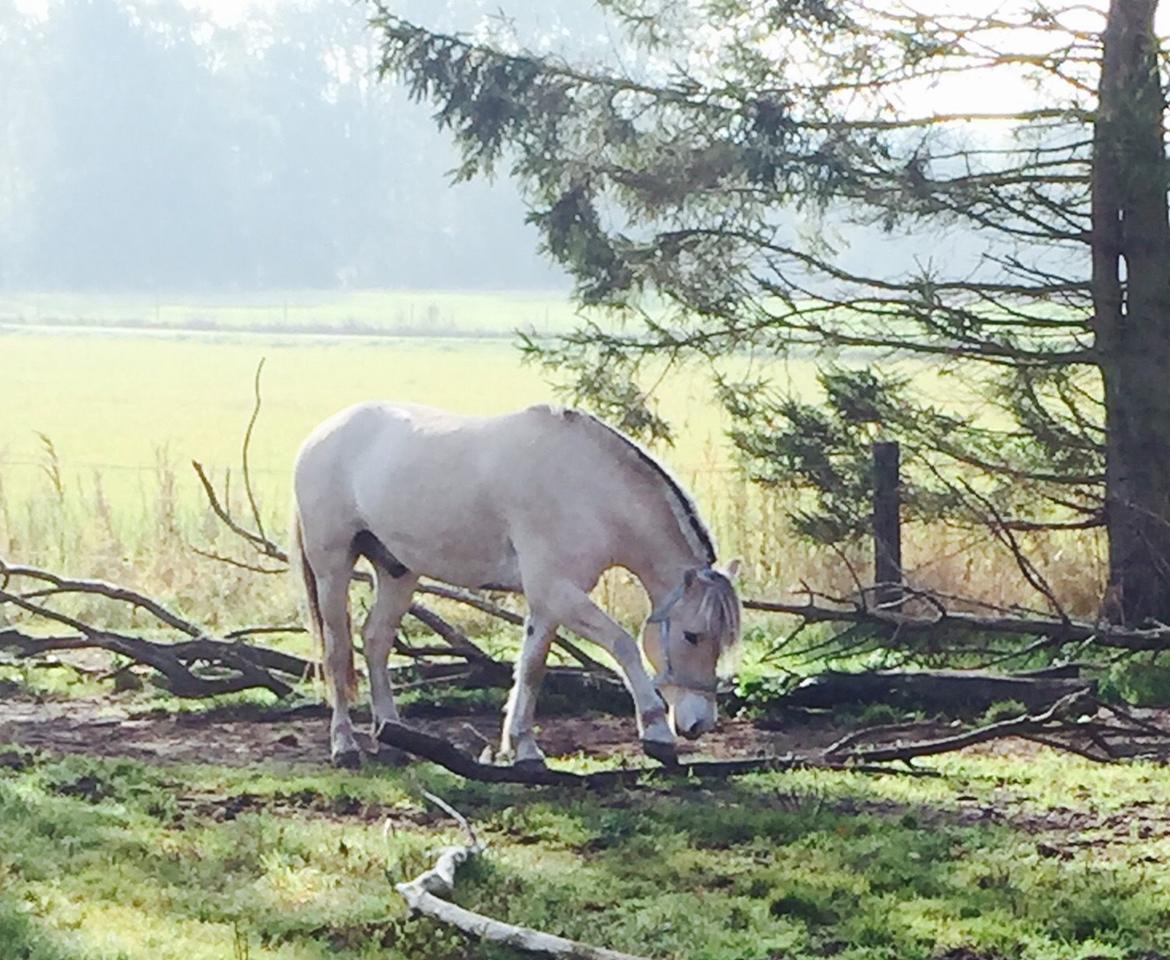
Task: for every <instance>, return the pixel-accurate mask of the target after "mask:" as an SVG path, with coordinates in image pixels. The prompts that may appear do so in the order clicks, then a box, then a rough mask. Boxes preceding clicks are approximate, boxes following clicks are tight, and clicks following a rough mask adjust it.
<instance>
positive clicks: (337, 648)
mask: <svg viewBox="0 0 1170 960" xmlns="http://www.w3.org/2000/svg"><path fill="white" fill-rule="evenodd" d="M351 573H352V568H351V565H350V563H349V562H348V558H347V563H346V564H343V565H337V566H335V567H333V568H330V569H326V570H317V594H318V598H319V600H318V602H319V604H320V608H321V626H322V633H323V635H324V637H323V639H324V646H325V677H326V683H327V684H328V687H329V691H328V692H329V698H330V700H331V701H332V703H333V718H332V720H331V721H330V724H329V743H330V753H331V755H332V758H333V763H334V765H335V766H338V767H350V768H352V767H357V766H358V765H359V764H360V763H361V756H362V754H361V750H360V749H359V748H358V744H357V740H356V739H355V738H354V734H353V723H352V722H351V721H350V719H349V704H350V700H351V699H352V698H353V696H354V694H355V692H356V691H355V688H356V686H357V677H356V675H355V674H354V669H353V633H352V632H351V630H350V622H349V579H350V574H351Z"/></svg>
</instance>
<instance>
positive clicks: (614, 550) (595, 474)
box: [290, 403, 740, 766]
mask: <svg viewBox="0 0 1170 960" xmlns="http://www.w3.org/2000/svg"><path fill="white" fill-rule="evenodd" d="M294 488H295V500H296V503H295V507H296V509H295V511H294V517H293V523H294V530H293V535H292V538H291V539H292V544H293V546H292V550H291V551H290V552H291V553H292V554H293V558H294V563H296V564H298V565H299V566H300V568H301V572H302V574H303V578H304V584H305V592H306V595H307V599H308V607H309V613H310V627H311V629H312V631H313V633H314V634H315V635H316V637H317V638H318V640H319V641H320V642H321V643H322V644H323V648H324V673H325V678H326V691H327V694H328V695H329V696H330V697H331V699H332V703H333V719H332V724H331V727H330V733H331V748H332V757H333V762H334V763H335V764H338V765H340V766H353V765H356V764H357V763H358V762H359V759H360V752H359V750H358V745H357V742H356V740H355V739H354V734H353V727H352V725H351V723H350V718H349V704H350V701H351V699H352V698H353V697H354V696H355V693H356V674H355V672H354V665H353V638H352V635H351V631H350V622H349V609H348V594H349V590H348V588H349V582H350V577H351V574H352V572H353V567H354V563H355V562H356V560H357V558H358V557H365V558H366V559H367V560H369V561H370V563H371V564H372V565H373V568H374V579H375V585H376V595H375V600H374V605H373V607H372V609H371V610H370V613H369V617H368V619H367V620H366V622H365V625H364V626H363V628H362V637H363V639H364V641H365V656H366V662H367V665H368V667H369V675H370V688H371V690H370V692H371V700H372V705H373V726H374V735H375V737H376V736H377V732H378V728H379V726H380V725H381V724H382V722H384V721H387V720H395V721H396V720H397V719H398V710H397V708H396V707H395V705H394V697H393V694H392V693H391V690H390V680H389V674H388V672H387V668H386V664H387V658H388V657H389V654H390V650H391V647H392V645H393V642H394V637H395V633H396V631H397V629H398V625H399V623H400V621H401V620H402V617H403V615H404V614H405V613H406V611H407V609H408V608H409V606H410V602H411V595H412V593H413V592H414V589H415V587H416V586H417V584H418V581H419V578H420V577H424V576H425V577H431V578H433V579H436V580H441V581H444V582H446V583H449V584H454V585H457V586H461V587H471V588H490V589H493V590H501V589H502V590H511V591H516V592H522V593H523V594H524V596H525V598H526V600H527V603H528V618H527V621H526V626H525V639H524V645H523V648H522V650H521V653H520V657H519V660H518V662H517V664H516V672H515V680H514V683H513V686H512V690H511V693H510V694H509V697H508V705H507V708H506V712H505V719H504V728H503V735H502V738H501V752H502V753H503V754H504V755H506V756H510V757H511V758H512V759H513V760H514V762H516V763H518V764H539V763H543V754H542V753H541V751H540V748H539V747H538V746H537V743H536V739H535V737H534V735H533V715H534V710H535V706H536V693H537V689H538V687H539V684H540V680H541V678H542V676H543V674H544V669H545V660H546V658H547V656H548V651H549V646H550V644H551V643H552V639H553V637H554V635H555V634H556V631H557V628H558V626H565V627H567V628H568V629H569V630H572V631H573V632H574V633H576V634H579V635H580V636H582V637H584V638H586V639H588V640H592V641H594V642H595V643H597V644H599V645H600V646H602V647H604V648H605V649H606V650H608V651H609V652H610V653H611V654H612V655H613V657H614V658H615V660H616V661H617V663H618V665H619V666H620V667H621V669H622V671H623V673H624V674H625V679H626V684H627V686H628V687H629V690H630V694H631V695H632V696H633V699H634V705H635V708H636V711H637V722H638V732H639V735H640V736H641V738H642V743H643V748H644V749H645V751H646V753H648V754H649V755H650V756H653V757H655V758H657V759H659V760H662V761H663V762H671V761H673V759H674V755H675V741H674V734H673V732H672V731H677V732H678V733H679V734H681V735H682V736H685V737H688V738H692V739H693V738H695V737H697V736H699V735H700V734H702V733H704V732H706V731H708V730H710V729H711V728H712V727H713V726H714V725H715V719H716V711H715V687H716V679H717V678H716V666H717V663H718V661H719V658H720V656H721V655H722V654H724V653H726V652H728V651H729V650H730V649H731V648H732V647H734V646H735V644H736V643H737V642H738V640H739V626H740V604H739V599H738V598H737V596H736V593H735V588H734V586H733V585H732V580H733V578H734V576H735V569H734V566H735V565H734V564H733V565H732V568H729V570H728V572H727V573H722V572H719V571H717V570H715V569H714V567H713V564H714V563H715V548H714V545H713V544H712V542H711V536H710V534H709V533H708V532H707V530H706V528H705V527H704V525H703V523H702V521H701V520H700V519H699V516H698V514H697V512H696V510H695V505H694V502H693V501H692V500H691V498H690V497H688V496H687V494H686V493H684V492H683V490H682V488H681V487H680V486H679V484H678V483H677V481H675V480H674V479H673V478H672V477H671V476H670V474H669V473H667V472H666V470H665V469H663V467H662V466H661V465H659V464H658V462H657V461H655V460H654V459H653V458H652V457H651V456H650V455H649V454H648V453H646V451H644V450H643V449H642V448H641V447H639V446H638V445H637V444H635V443H634V442H633V441H631V440H629V439H627V438H626V437H625V436H623V435H622V434H620V433H618V432H617V431H616V430H613V429H611V428H610V427H608V426H606V425H605V424H603V423H602V422H601V421H599V420H597V419H595V418H594V417H592V416H589V415H588V414H585V413H580V412H578V411H575V410H563V409H555V408H550V407H547V406H538V407H531V408H529V409H526V410H521V411H519V412H517V413H512V414H507V415H505V416H499V417H461V416H455V415H452V414H448V413H444V412H443V411H440V410H434V409H431V408H428V407H420V406H413V405H398V404H393V405H392V404H379V403H369V404H361V405H358V406H355V407H351V408H349V409H347V410H344V411H342V412H341V413H339V414H337V415H336V416H334V417H332V418H330V419H329V420H326V421H325V422H324V423H322V424H321V425H320V426H319V427H318V428H317V429H316V430H315V431H314V432H313V433H312V434H311V435H310V436H309V438H308V439H307V440H306V441H305V443H304V445H303V446H302V447H301V450H300V453H299V454H298V456H297V460H296V467H295V474H294ZM614 566H621V567H625V568H626V569H628V570H630V571H631V572H632V573H633V574H634V575H635V576H636V577H637V578H638V579H639V580H640V581H641V583H642V585H643V586H644V587H645V589H646V591H647V593H648V594H649V596H650V600H651V604H652V609H653V613H652V614H651V616H650V618H649V619H648V621H647V623H646V627H645V629H644V631H643V645H644V649H645V652H646V656H647V658H648V659H649V661H650V663H651V665H652V666H653V667H654V669H655V671H656V673H657V675H656V677H655V678H654V679H653V680H651V678H650V677H649V675H648V674H647V672H646V670H645V668H644V666H643V664H642V657H641V654H640V651H639V649H638V645H637V643H636V642H635V641H634V640H633V638H632V637H631V636H630V635H629V634H628V633H627V632H626V631H625V630H624V629H622V627H621V626H620V625H619V624H618V623H616V622H615V621H614V620H613V619H611V618H610V617H609V616H608V615H607V614H606V613H605V612H604V611H603V610H601V609H600V608H599V607H598V606H597V605H596V604H595V603H594V602H593V601H592V600H591V599H590V598H589V591H590V590H591V589H592V588H593V587H594V586H595V585H596V583H597V581H598V579H599V578H600V576H601V574H602V573H603V572H604V571H605V570H607V569H609V568H610V567H614ZM659 694H661V696H662V700H665V702H666V704H667V706H668V707H669V716H668V713H667V710H665V709H664V708H663V705H662V700H660V699H659ZM668 720H669V722H668Z"/></svg>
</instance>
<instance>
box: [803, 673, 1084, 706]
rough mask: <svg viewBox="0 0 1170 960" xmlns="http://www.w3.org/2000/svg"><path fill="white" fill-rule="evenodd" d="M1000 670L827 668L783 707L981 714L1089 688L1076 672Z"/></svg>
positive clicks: (1040, 702)
mask: <svg viewBox="0 0 1170 960" xmlns="http://www.w3.org/2000/svg"><path fill="white" fill-rule="evenodd" d="M1068 674H1069V675H1058V676H1054V675H1052V674H1051V673H1050V672H1048V671H1042V672H1040V673H1039V674H1037V673H1031V674H1028V673H1022V674H1020V673H1017V674H1003V673H992V672H989V671H985V670H913V671H901V670H868V671H863V672H859V673H845V672H837V671H829V672H827V673H822V674H818V675H817V676H813V677H809V678H808V679H807V680H804V681H802V682H801V683H800V684H798V685H797V686H796V687H795V688H793V689H792V691H791V692H790V693H788V695H787V696H786V697H785V698H784V700H783V705H784V706H786V707H805V708H813V709H831V708H833V707H835V706H838V705H840V704H843V703H848V704H865V703H885V704H890V705H892V706H896V707H903V708H907V709H910V708H912V709H921V710H927V711H945V712H947V713H949V714H952V715H954V714H957V713H961V712H966V713H981V712H982V711H984V710H986V709H987V708H988V707H989V706H991V705H992V704H993V703H999V702H1002V701H1005V700H1015V701H1018V702H1020V703H1021V704H1023V705H1024V707H1025V709H1027V710H1037V709H1040V708H1042V707H1047V706H1048V705H1050V704H1052V703H1055V702H1056V701H1057V700H1059V699H1060V698H1061V697H1064V696H1067V695H1068V694H1070V693H1076V692H1078V691H1081V690H1090V691H1091V690H1092V689H1093V688H1094V687H1095V686H1096V684H1095V682H1094V681H1092V680H1085V679H1081V678H1080V676H1078V674H1077V671H1076V670H1073V671H1069V672H1068Z"/></svg>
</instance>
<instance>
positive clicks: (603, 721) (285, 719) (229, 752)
mask: <svg viewBox="0 0 1170 960" xmlns="http://www.w3.org/2000/svg"><path fill="white" fill-rule="evenodd" d="M1146 713H1147V715H1149V718H1150V719H1155V716H1153V715H1154V714H1155V713H1156V714H1157V717H1156V719H1157V720H1158V721H1159V722H1161V723H1163V724H1167V725H1170V711H1157V712H1155V711H1147V712H1146ZM500 721H501V718H500V717H499V715H498V714H495V713H481V714H473V715H467V716H455V717H443V718H409V722H411V723H412V724H415V725H417V726H419V727H421V728H423V729H425V730H426V731H427V732H429V733H432V734H436V735H440V736H445V737H447V738H449V739H450V740H451V741H452V742H454V743H455V744H457V745H458V746H460V747H461V748H463V749H464V750H466V751H468V752H471V753H473V754H478V753H479V752H480V751H481V750H482V749H483V747H485V746H487V745H489V744H495V742H496V740H497V738H498V736H499V730H500ZM945 731H946V728H945V727H944V726H943V725H941V724H939V725H938V726H937V729H934V730H920V731H917V733H918V734H919V735H941V734H943V733H944V732H945ZM842 733H843V730H842V729H841V728H839V727H837V726H835V725H832V724H829V723H801V724H799V725H793V726H791V727H788V728H785V729H779V730H774V729H764V728H763V727H761V726H758V725H755V724H753V723H750V722H747V721H741V720H733V721H728V720H724V721H723V722H722V723H721V724H720V727H719V729H718V730H717V731H715V732H713V733H711V734H708V735H706V736H705V737H703V739H702V740H701V741H698V742H697V743H695V744H680V748H681V751H680V752H681V753H682V755H683V756H684V757H690V758H692V759H698V758H699V757H704V758H718V759H728V758H733V757H749V756H760V755H771V756H783V755H785V754H788V753H805V752H811V751H815V750H816V748H818V747H824V746H827V745H828V744H829V743H832V742H833V741H834V740H835V739H837V738H838V737H839V736H841V735H842ZM540 741H541V744H542V746H543V747H544V749H545V751H546V753H547V754H548V756H549V757H558V756H575V755H581V754H585V755H587V756H598V757H600V756H606V757H615V756H627V757H629V758H630V759H631V760H637V761H638V762H641V760H642V754H641V751H640V749H639V746H638V742H637V735H636V731H635V728H634V723H633V720H632V719H627V718H618V717H612V716H606V715H601V714H593V715H588V716H571V717H548V718H545V719H544V720H543V721H542V722H541V724H540ZM328 743H329V721H328V716H327V714H326V713H325V712H324V710H322V709H321V708H320V707H309V708H302V709H301V710H298V711H294V712H293V714H292V715H286V716H278V717H273V716H259V717H257V716H250V717H235V718H233V717H231V716H226V717H225V716H223V715H219V714H216V713H209V714H186V715H174V714H167V713H163V712H161V711H158V712H154V713H147V712H144V711H143V709H142V707H141V705H136V704H134V703H133V702H128V703H119V702H118V701H116V700H110V699H101V698H92V699H70V700H38V699H36V698H33V697H30V696H27V695H22V694H15V695H13V694H8V695H5V696H2V697H0V762H2V761H3V747H4V746H8V745H19V746H24V747H32V748H37V749H41V750H45V751H47V752H49V753H53V754H87V755H91V756H93V755H97V756H106V757H128V758H132V759H136V760H141V761H146V762H150V763H214V764H221V765H226V766H239V767H244V766H249V765H253V764H257V763H262V762H265V761H277V762H283V763H293V764H309V765H313V766H317V767H324V766H326V765H327V764H328ZM366 743H367V744H368V746H369V748H370V750H371V751H372V750H373V743H372V741H370V740H368V738H367V740H366ZM970 749H971V750H973V751H975V752H978V753H982V754H991V755H1000V756H1005V757H1011V758H1013V759H1017V760H1018V759H1021V758H1026V757H1028V756H1030V755H1034V754H1035V753H1036V752H1037V751H1039V750H1042V749H1045V748H1043V747H1040V746H1038V745H1037V744H1034V743H1031V742H1029V741H1025V740H1020V739H1005V740H1001V741H997V742H995V743H989V744H982V745H979V746H977V747H973V748H970ZM372 758H373V757H372V755H371V759H372ZM195 799H198V798H195ZM1031 799H1032V798H1030V797H1028V796H1027V795H1025V794H1020V793H1018V792H1016V791H1014V790H1013V789H1011V788H1005V789H996V790H995V791H994V796H993V797H992V798H990V800H989V798H988V797H987V796H983V797H976V796H967V795H964V794H962V793H957V794H956V796H955V797H954V802H953V803H952V804H947V805H946V806H945V807H931V808H929V809H920V810H917V809H916V810H914V811H913V813H914V815H915V816H916V817H918V818H920V819H921V821H922V822H923V823H929V822H932V821H936V820H937V821H942V820H947V821H952V822H953V821H959V822H963V823H967V824H980V823H983V824H1007V825H1010V826H1012V827H1015V828H1016V829H1020V830H1024V831H1027V832H1028V833H1031V834H1035V835H1038V839H1039V835H1043V839H1044V841H1045V842H1044V843H1042V844H1041V845H1040V846H1039V847H1038V848H1037V849H1038V850H1039V851H1040V852H1041V853H1042V855H1045V856H1052V857H1059V858H1067V857H1069V856H1071V855H1072V851H1073V850H1074V849H1075V848H1077V847H1083V846H1094V847H1097V846H1100V847H1106V846H1109V845H1110V844H1111V843H1113V842H1123V841H1126V840H1130V839H1132V837H1133V836H1135V835H1136V836H1139V837H1141V838H1143V839H1145V838H1150V839H1157V838H1162V837H1167V836H1170V809H1167V808H1163V807H1161V806H1157V805H1152V804H1150V803H1149V802H1145V801H1139V802H1135V803H1134V804H1131V805H1129V806H1127V807H1125V808H1124V809H1122V810H1116V809H1115V810H1114V811H1112V812H1110V813H1105V812H1104V811H1099V810H1098V809H1097V808H1096V805H1095V804H1091V803H1090V804H1087V805H1086V806H1085V807H1079V808H1077V809H1073V808H1066V807H1057V808H1049V809H1045V810H1038V809H1036V808H1035V806H1034V805H1033V804H1031V803H1030V800H1031ZM253 801H254V798H251V797H250V796H246V795H245V796H240V797H226V798H214V799H210V800H208V801H207V805H208V810H206V811H204V812H205V813H212V812H214V814H215V815H216V816H217V817H218V816H229V817H231V816H235V815H236V814H237V813H238V812H239V810H237V809H236V808H235V806H233V805H239V804H242V805H243V806H242V807H241V809H245V808H247V807H248V805H249V804H250V803H252V802H253ZM225 804H226V806H225ZM837 805H838V806H841V807H842V808H846V807H850V806H851V802H850V801H842V802H841V803H840V804H837ZM852 806H855V807H856V811H855V812H857V813H859V814H860V813H869V814H887V815H891V816H896V815H900V814H903V813H905V812H907V811H908V810H909V808H907V807H905V806H904V805H901V804H898V803H894V802H877V801H872V800H870V801H865V802H863V803H856V804H852ZM338 812H339V811H336V810H330V811H329V812H328V813H329V815H330V816H336V815H337V814H338ZM344 813H346V814H347V815H356V816H360V817H362V818H363V819H366V817H365V816H364V815H363V813H364V812H361V811H344Z"/></svg>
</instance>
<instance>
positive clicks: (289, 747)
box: [0, 695, 841, 766]
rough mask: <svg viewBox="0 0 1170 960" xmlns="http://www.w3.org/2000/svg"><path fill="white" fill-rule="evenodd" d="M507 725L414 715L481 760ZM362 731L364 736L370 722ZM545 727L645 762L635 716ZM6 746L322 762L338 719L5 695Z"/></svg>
mask: <svg viewBox="0 0 1170 960" xmlns="http://www.w3.org/2000/svg"><path fill="white" fill-rule="evenodd" d="M501 721H502V717H501V716H500V715H499V714H497V713H478V714H471V715H462V716H452V717H442V718H416V717H411V718H408V722H409V723H411V724H413V725H415V726H418V727H420V728H421V729H423V730H425V731H426V732H428V733H431V734H435V735H437V736H441V737H444V738H446V739H448V740H450V741H451V742H452V743H454V744H456V745H457V746H459V747H460V748H462V749H463V750H466V751H467V752H469V753H472V754H474V755H478V754H479V753H481V751H482V750H483V748H484V747H485V746H489V745H491V746H494V745H495V744H496V743H498V741H499V736H500V725H501ZM356 725H357V726H358V728H359V730H360V729H361V727H362V725H361V724H360V723H357V724H356ZM538 728H539V733H538V737H539V740H540V744H541V747H542V748H543V749H544V751H545V753H546V754H547V755H548V756H549V757H550V758H553V757H564V756H580V755H582V754H584V755H586V756H590V757H615V756H628V757H629V758H631V759H635V758H639V757H641V756H642V753H641V748H640V746H639V744H638V735H637V731H636V729H635V727H634V721H633V718H624V717H613V716H608V715H605V714H589V715H585V716H564V717H546V718H541V719H540V721H539V724H538ZM840 734H841V731H840V730H839V729H837V728H835V727H833V726H830V725H823V724H822V725H816V726H812V725H807V724H802V725H800V726H797V727H793V728H791V729H788V730H765V729H762V728H760V727H758V726H755V725H753V724H752V723H750V722H746V721H728V720H725V721H723V722H722V723H721V724H720V727H719V729H718V730H717V731H715V732H713V733H710V734H707V735H706V736H705V737H703V738H702V740H699V741H696V742H695V743H687V742H685V741H683V742H680V744H679V752H680V755H681V756H685V757H689V758H692V759H698V758H699V757H700V756H701V757H705V758H719V759H727V758H730V757H740V756H743V757H750V756H760V755H766V756H782V755H784V754H787V753H793V752H803V751H805V750H810V749H816V748H817V747H824V746H827V745H828V744H830V743H832V742H833V740H835V739H836V738H837V737H838V736H840ZM0 744H17V745H21V746H26V747H37V748H40V749H44V750H49V751H51V752H55V753H85V754H90V755H98V756H110V757H131V758H134V759H137V760H147V761H150V762H155V763H157V762H171V763H201V762H210V763H217V764H224V765H227V766H248V765H250V764H254V763H259V762H262V761H266V760H275V761H281V762H286V763H311V764H319V763H324V762H326V761H327V760H328V755H329V720H328V716H327V715H326V714H325V713H324V711H323V710H320V709H317V708H309V709H305V710H301V711H296V712H294V713H293V714H292V715H289V716H282V717H271V716H259V717H257V716H251V717H244V718H234V719H233V718H231V717H230V716H224V715H220V714H215V713H211V714H185V715H184V714H180V715H173V714H169V715H168V714H163V713H161V712H160V713H149V712H145V711H143V709H142V707H141V706H135V705H133V704H123V703H119V702H117V701H115V700H109V699H101V698H92V699H70V700H60V701H56V700H38V699H36V698H33V697H28V696H23V695H13V696H6V697H3V698H0ZM363 745H364V746H366V747H367V748H368V749H370V750H371V751H372V750H373V743H372V741H370V740H369V738H364V741H363Z"/></svg>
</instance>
